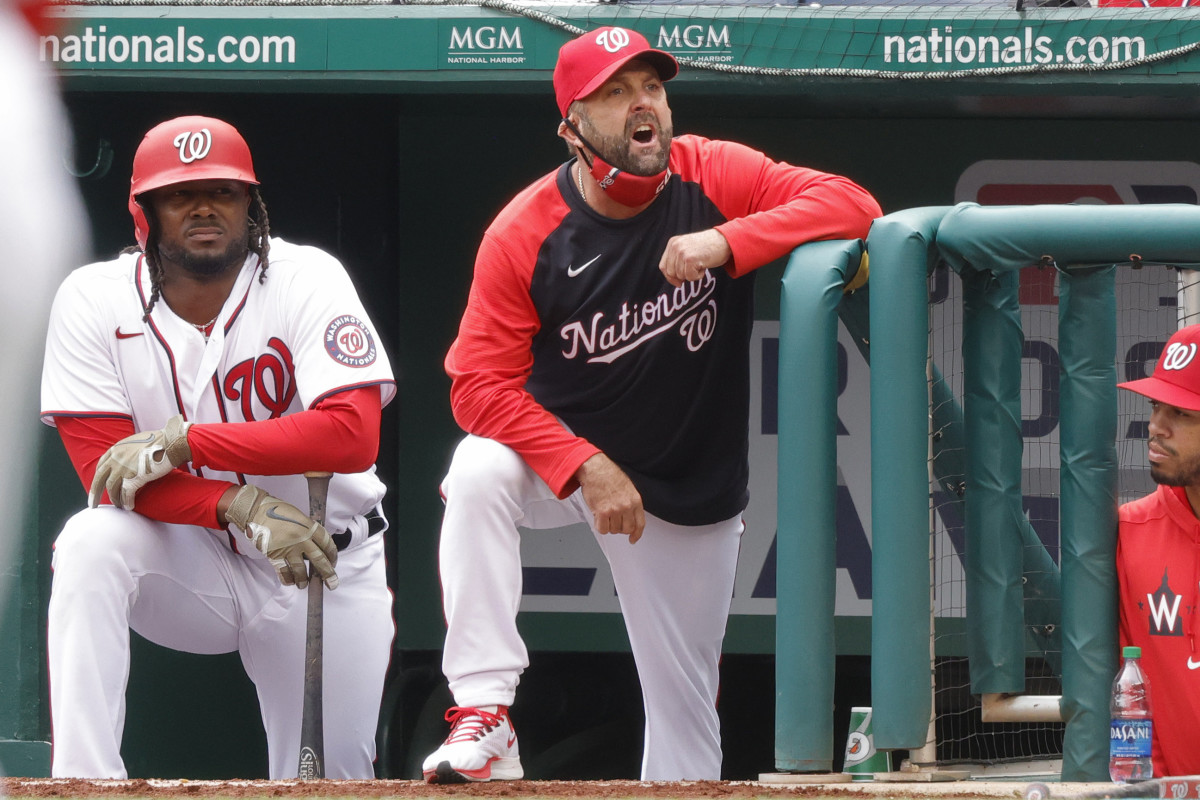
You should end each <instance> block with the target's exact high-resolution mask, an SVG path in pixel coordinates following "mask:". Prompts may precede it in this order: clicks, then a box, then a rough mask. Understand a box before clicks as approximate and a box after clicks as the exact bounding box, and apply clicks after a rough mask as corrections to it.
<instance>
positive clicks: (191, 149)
mask: <svg viewBox="0 0 1200 800" xmlns="http://www.w3.org/2000/svg"><path fill="white" fill-rule="evenodd" d="M171 143H172V144H173V145H175V146H176V147H178V148H179V160H180V161H182V162H183V163H184V164H190V163H192V162H193V161H199V160H200V159H202V158H204V157H205V156H207V155H208V151H209V150H211V149H212V133H211V132H209V130H208V128H201V129H200V130H198V131H195V132H192V131H184V132H183V133H181V134H179V135H178V136H176V137H175V139H174V140H173V141H172V142H171Z"/></svg>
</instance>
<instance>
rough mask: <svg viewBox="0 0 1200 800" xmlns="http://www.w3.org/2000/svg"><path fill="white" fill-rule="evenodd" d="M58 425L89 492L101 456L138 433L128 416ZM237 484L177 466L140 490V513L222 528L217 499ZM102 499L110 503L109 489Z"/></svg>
mask: <svg viewBox="0 0 1200 800" xmlns="http://www.w3.org/2000/svg"><path fill="white" fill-rule="evenodd" d="M55 425H56V426H57V427H58V433H59V436H60V437H62V441H63V446H64V447H65V448H66V450H67V455H68V456H69V457H70V459H71V463H72V464H73V465H74V466H75V472H76V473H77V474H78V475H79V480H80V481H81V482H82V483H83V489H84V491H85V492H86V491H88V490H89V489H90V488H91V486H92V478H93V477H94V476H95V474H96V463H97V462H98V461H99V460H100V457H101V456H102V455H104V453H105V452H106V451H107V450H108V448H109V447H111V446H112V445H113V444H114V443H115V442H117V441H119V440H121V439H124V438H125V437H126V436H131V435H132V434H134V433H136V431H135V430H134V429H133V423H132V422H131V421H130V420H129V419H127V418H112V417H104V418H97V417H65V416H64V417H57V418H55ZM234 485H235V484H232V483H229V482H227V481H214V480H209V479H207V478H201V477H198V476H196V475H193V474H191V473H190V472H184V471H183V470H178V469H177V470H175V471H174V472H172V473H171V474H169V475H164V476H163V477H162V478H159V479H158V480H156V481H152V482H151V483H149V484H147V485H145V486H143V487H142V488H141V489H139V490H138V493H137V513H139V514H142V515H143V516H146V517H149V518H150V519H156V520H158V521H159V522H172V523H176V524H180V525H199V526H201V527H203V528H216V529H220V528H221V527H222V526H221V525H220V524H219V523H218V522H217V501H218V500H220V499H221V495H223V494H224V493H225V492H226V491H227V490H228V489H229V488H230V487H232V486H234ZM101 502H104V503H108V502H109V499H108V493H107V492H106V493H105V494H104V496H103V497H102V498H101Z"/></svg>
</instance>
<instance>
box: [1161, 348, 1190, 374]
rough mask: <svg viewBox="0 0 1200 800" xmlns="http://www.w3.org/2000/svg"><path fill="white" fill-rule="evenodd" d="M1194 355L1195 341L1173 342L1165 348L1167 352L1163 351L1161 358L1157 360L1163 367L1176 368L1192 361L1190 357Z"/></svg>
mask: <svg viewBox="0 0 1200 800" xmlns="http://www.w3.org/2000/svg"><path fill="white" fill-rule="evenodd" d="M1195 357H1196V343H1195V342H1192V343H1191V344H1183V343H1182V342H1175V343H1174V344H1172V345H1171V346H1170V347H1168V348H1167V352H1165V353H1163V356H1162V360H1161V361H1160V362H1159V363H1160V364H1161V366H1162V368H1163V369H1170V370H1177V369H1183V368H1184V367H1186V366H1187V365H1188V364H1190V363H1192V359H1193V358H1195Z"/></svg>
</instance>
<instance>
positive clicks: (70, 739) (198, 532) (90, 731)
mask: <svg viewBox="0 0 1200 800" xmlns="http://www.w3.org/2000/svg"><path fill="white" fill-rule="evenodd" d="M224 535H225V534H224V533H221V534H219V536H224ZM244 543H245V544H246V545H247V546H248V547H250V548H251V549H252V548H253V545H251V544H250V543H249V541H245V542H244ZM239 544H241V542H239ZM255 556H257V553H255ZM255 556H247V555H239V554H237V553H234V552H232V551H231V550H230V549H229V548H228V546H226V545H225V544H223V543H222V542H221V540H220V539H219V538H218V535H214V533H213V532H212V531H208V530H205V529H203V528H197V527H192V526H186V525H170V524H166V523H161V522H155V521H154V520H151V519H148V518H146V517H143V516H141V515H140V514H137V513H132V512H126V511H122V510H120V509H117V508H114V507H112V506H101V507H100V508H96V509H86V510H84V511H81V512H79V513H78V514H76V515H75V516H73V517H71V519H70V520H68V521H67V524H66V526H65V527H64V528H63V530H62V533H60V534H59V536H58V539H57V540H56V541H55V544H54V560H53V567H54V578H53V582H52V585H51V593H50V614H49V626H50V627H49V641H48V650H49V661H50V710H51V722H52V725H53V729H54V746H53V759H52V767H51V771H52V774H53V776H54V777H56V778H57V777H78V778H125V777H126V772H125V764H124V763H123V762H122V760H121V752H120V751H121V736H122V733H123V730H124V727H125V687H126V684H127V683H128V680H129V629H130V628H132V629H133V630H135V631H137V632H138V633H139V634H140V635H142V636H144V637H145V638H147V639H149V640H150V641H152V642H155V643H156V644H160V645H163V646H164V647H169V648H172V649H174V650H181V651H184V652H189V653H204V654H215V653H228V652H232V651H234V650H236V651H238V652H239V653H240V655H241V660H242V664H243V665H244V666H245V668H246V673H247V674H248V675H249V676H250V679H251V680H252V681H253V682H254V685H255V688H256V690H257V693H258V700H259V706H260V711H261V713H262V720H263V726H264V728H265V729H266V733H267V752H268V757H269V761H270V765H269V772H270V776H271V778H273V779H280V778H294V777H296V773H297V768H298V759H299V753H300V722H301V715H302V708H303V686H304V639H305V626H306V620H307V591H305V590H299V589H296V588H295V587H294V586H283V585H281V584H280V583H279V579H278V578H277V577H276V574H275V569H274V568H273V567H272V566H271V564H270V563H269V562H268V561H267V560H266V559H265V558H260V557H255ZM337 572H338V578H339V579H340V585H339V586H338V588H337V589H336V590H335V591H332V592H331V591H328V590H326V591H325V593H324V618H325V627H324V646H325V647H324V667H325V679H324V685H323V689H324V706H323V708H324V711H323V713H324V723H325V761H326V777H328V778H373V777H374V767H373V762H374V760H375V729H376V727H377V725H378V720H379V704H380V701H381V699H382V697H383V683H384V675H385V673H386V672H387V666H388V660H389V658H390V655H391V643H392V636H393V634H394V632H395V626H394V624H393V622H392V613H391V612H392V597H391V592H390V591H389V590H388V587H387V579H386V577H387V576H386V572H385V567H384V558H383V536H379V535H377V536H373V537H371V538H369V539H367V540H366V542H364V543H363V544H362V545H360V546H358V547H355V548H352V549H350V550H346V551H345V552H342V553H340V554H339V558H338V563H337ZM180 724H181V725H186V724H187V721H186V720H180Z"/></svg>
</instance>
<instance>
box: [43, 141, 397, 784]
mask: <svg viewBox="0 0 1200 800" xmlns="http://www.w3.org/2000/svg"><path fill="white" fill-rule="evenodd" d="M258 183H259V182H258V179H257V178H256V177H255V172H254V166H253V163H252V161H251V156H250V150H249V147H248V146H247V144H246V142H245V140H244V139H243V138H242V136H241V135H240V134H239V133H238V131H237V130H236V129H234V127H233V126H231V125H229V124H228V123H226V122H224V121H221V120H218V119H213V118H209V117H180V118H177V119H172V120H169V121H167V122H164V123H162V124H161V125H158V126H157V127H155V128H153V129H152V130H150V131H149V132H148V133H147V134H146V135H145V138H144V139H143V140H142V143H141V145H140V146H139V147H138V150H137V152H136V154H135V156H134V161H133V178H132V185H131V188H130V194H129V210H130V212H131V214H132V215H133V219H134V230H135V234H136V238H137V242H138V246H137V247H136V248H129V249H128V250H126V251H125V252H124V253H122V254H121V255H120V256H119V257H118V258H116V259H115V260H112V261H108V262H104V263H96V264H90V265H87V266H85V267H82V268H80V269H78V270H76V271H75V272H74V273H72V274H71V275H70V276H69V277H68V278H67V279H66V280H65V281H64V282H63V284H62V286H61V287H60V288H59V291H58V294H57V297H56V299H55V302H54V308H53V311H52V312H51V318H50V328H49V333H48V337H47V346H46V359H45V367H44V372H43V376H42V419H43V420H44V421H45V422H46V423H47V424H50V425H54V426H56V427H57V428H58V431H59V434H60V435H61V437H62V441H63V444H64V445H65V447H66V450H67V453H68V454H69V456H70V458H71V461H72V463H73V464H74V466H75V469H76V471H77V472H78V474H79V477H80V479H81V480H82V481H83V485H84V487H85V488H86V489H87V490H88V492H89V495H88V508H86V509H84V510H83V511H80V512H79V513H77V514H75V515H74V516H73V517H71V519H70V520H68V521H67V523H66V526H65V527H64V528H63V530H62V532H61V533H60V534H59V536H58V538H57V540H56V541H55V544H54V560H53V569H54V576H53V583H52V589H51V597H50V610H49V638H48V649H49V667H50V699H51V715H52V723H53V728H54V743H53V745H54V749H53V765H52V772H53V775H54V776H56V777H84V778H124V777H126V770H125V765H124V763H123V762H122V759H121V752H120V751H121V736H122V731H123V728H124V723H125V719H124V716H125V689H126V684H127V682H128V678H129V658H130V647H129V630H130V629H132V630H135V631H137V632H138V633H139V634H140V635H142V636H143V637H145V638H146V639H148V640H150V641H152V642H155V643H157V644H159V645H162V646H164V647H169V648H172V649H175V650H182V651H186V652H191V653H226V652H232V651H237V652H238V653H239V654H240V656H241V660H242V664H243V665H244V666H245V669H246V672H247V674H248V675H249V676H250V678H251V680H252V681H253V682H254V684H255V687H256V690H257V693H258V699H259V705H260V707H261V712H262V721H263V726H264V727H265V729H266V734H267V744H268V753H269V760H270V765H269V773H270V776H271V778H287V777H294V776H295V775H296V774H297V753H298V752H299V749H300V728H301V706H302V703H301V696H302V692H303V683H304V652H305V622H306V605H307V604H306V593H305V592H302V591H298V589H301V588H304V587H306V586H307V584H308V582H309V568H310V565H311V569H312V571H313V572H312V574H313V575H314V576H315V579H319V580H321V581H323V582H324V584H325V586H326V587H327V588H328V589H335V588H336V591H332V592H327V593H326V596H325V605H324V615H325V619H326V621H327V624H326V626H325V632H324V638H325V648H324V652H325V659H324V660H325V668H326V670H327V672H328V673H329V674H330V675H336V676H337V679H336V680H329V681H326V682H325V697H324V704H323V707H324V725H325V737H324V738H325V742H326V744H325V762H326V763H325V771H326V777H329V778H371V777H373V776H374V771H373V770H374V768H373V761H374V758H375V728H376V723H377V719H378V713H379V704H380V699H381V697H382V693H383V683H384V674H385V672H386V670H387V665H388V658H389V655H390V651H391V642H392V637H393V634H394V625H393V622H392V616H391V605H392V602H391V595H390V593H389V591H388V588H387V582H386V573H385V567H384V555H383V554H384V548H383V537H382V536H381V535H379V534H381V533H382V532H383V530H384V529H386V527H387V523H386V521H385V520H384V516H383V513H382V509H381V507H380V502H381V501H382V499H383V495H384V485H383V483H382V482H381V481H380V480H379V478H378V477H376V475H375V467H374V462H375V458H376V456H377V454H378V450H379V424H380V415H381V410H382V407H383V406H384V405H385V404H386V403H388V402H389V401H390V400H391V399H392V397H393V396H394V395H395V392H396V387H395V381H394V380H393V377H392V373H391V367H390V366H389V363H388V358H387V355H386V354H385V353H384V350H383V348H382V346H381V344H380V342H379V338H378V335H377V333H376V331H375V329H374V327H373V326H372V324H371V321H370V320H369V319H368V318H367V315H366V312H365V311H364V310H363V305H362V303H361V302H360V300H359V297H358V295H357V293H356V292H355V289H354V286H353V285H352V283H351V281H350V278H349V276H348V275H347V273H346V271H345V269H344V268H343V267H342V265H341V264H340V263H339V262H338V261H337V260H336V259H334V258H333V257H332V256H330V255H329V254H327V253H325V252H323V251H321V250H318V249H316V248H313V247H301V246H297V245H294V244H290V243H288V242H285V241H283V240H281V239H279V238H272V237H271V236H270V229H269V222H268V218H267V209H266V205H265V204H264V203H263V200H262V195H261V194H260V192H259V188H258ZM309 470H313V471H316V470H323V471H328V472H333V473H336V474H335V475H334V477H333V479H332V481H331V483H330V486H329V494H328V501H327V513H326V520H325V525H324V526H322V525H321V524H319V523H317V522H314V521H313V520H312V519H310V518H309V517H308V515H307V513H306V510H307V509H308V508H309V506H308V500H307V497H308V490H307V486H306V481H305V478H304V476H303V474H302V473H303V472H305V471H309ZM301 509H305V511H302V510H301Z"/></svg>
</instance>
